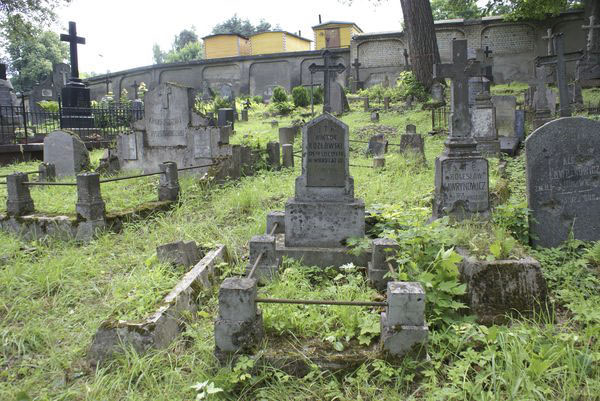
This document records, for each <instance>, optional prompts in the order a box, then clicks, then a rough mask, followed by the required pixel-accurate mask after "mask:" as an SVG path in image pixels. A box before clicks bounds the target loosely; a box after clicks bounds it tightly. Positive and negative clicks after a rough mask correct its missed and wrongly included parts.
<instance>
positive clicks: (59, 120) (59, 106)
mask: <svg viewBox="0 0 600 401" xmlns="http://www.w3.org/2000/svg"><path fill="white" fill-rule="evenodd" d="M62 122H63V119H62V99H61V98H60V96H59V97H58V126H59V127H60V129H63V123H62Z"/></svg>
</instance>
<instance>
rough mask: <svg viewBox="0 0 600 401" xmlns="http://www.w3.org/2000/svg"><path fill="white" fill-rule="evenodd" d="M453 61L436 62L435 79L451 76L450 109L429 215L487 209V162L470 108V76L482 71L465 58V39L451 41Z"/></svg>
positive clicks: (465, 213)
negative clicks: (482, 155) (473, 129)
mask: <svg viewBox="0 0 600 401" xmlns="http://www.w3.org/2000/svg"><path fill="white" fill-rule="evenodd" d="M451 45H452V64H435V65H434V68H433V71H434V79H443V78H450V79H451V80H452V91H451V98H452V102H451V103H452V112H451V116H450V124H449V136H448V139H447V140H446V142H445V150H444V153H443V154H442V155H441V156H439V157H437V158H436V160H435V195H434V202H433V212H432V218H433V219H437V218H440V217H442V216H446V215H450V216H453V217H455V218H457V219H463V218H467V217H470V216H473V215H479V214H482V215H486V214H488V212H489V207H490V205H489V175H488V174H489V173H488V162H487V160H486V159H485V158H482V157H481V156H480V154H479V153H478V152H477V143H476V142H475V140H474V139H473V137H472V125H471V115H470V111H469V88H468V82H469V78H470V77H473V76H481V75H483V72H482V69H483V68H485V66H483V65H482V64H481V63H480V62H479V61H476V60H475V61H474V60H467V41H466V40H454V41H452V44H451Z"/></svg>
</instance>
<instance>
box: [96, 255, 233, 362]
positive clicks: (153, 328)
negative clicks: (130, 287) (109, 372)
mask: <svg viewBox="0 0 600 401" xmlns="http://www.w3.org/2000/svg"><path fill="white" fill-rule="evenodd" d="M227 259H228V257H227V250H226V248H225V246H224V245H216V246H215V247H214V248H213V249H212V250H210V251H209V252H207V253H206V254H205V256H204V257H203V258H202V259H201V260H200V261H199V262H198V263H196V264H195V265H194V266H193V267H192V268H191V269H190V270H189V271H188V272H187V273H185V275H184V276H183V277H182V279H181V280H179V282H178V283H177V284H176V285H175V286H174V287H173V289H172V290H171V291H170V292H169V294H167V295H166V296H165V297H164V299H163V300H162V302H161V303H160V305H159V306H158V307H157V309H156V310H155V311H154V312H152V313H151V314H149V315H148V316H147V317H146V318H144V319H142V320H140V321H124V320H116V321H115V319H114V318H108V319H107V320H105V321H104V322H102V323H101V324H100V327H99V328H98V330H97V331H96V333H95V334H94V337H93V339H92V343H91V345H90V348H89V350H88V352H87V361H88V363H89V365H90V366H92V367H95V366H97V365H102V364H104V363H105V362H106V361H108V360H109V359H110V358H112V357H114V356H115V355H117V354H119V353H120V352H125V351H126V349H127V348H128V347H133V348H134V349H135V350H136V351H137V352H138V353H140V354H142V353H144V352H146V351H148V350H149V349H151V348H153V349H163V348H166V347H167V346H168V345H169V344H170V343H171V342H172V341H173V340H174V339H175V338H176V337H177V336H178V335H179V334H180V333H181V332H182V331H183V328H184V327H183V325H182V324H181V322H182V321H183V320H184V318H185V316H184V315H185V314H188V313H193V312H194V311H196V310H197V307H198V305H197V303H196V298H197V296H198V294H200V293H201V292H203V291H207V290H210V289H211V288H212V283H213V280H214V279H215V277H216V276H215V273H216V270H217V265H218V264H219V263H221V262H226V261H227Z"/></svg>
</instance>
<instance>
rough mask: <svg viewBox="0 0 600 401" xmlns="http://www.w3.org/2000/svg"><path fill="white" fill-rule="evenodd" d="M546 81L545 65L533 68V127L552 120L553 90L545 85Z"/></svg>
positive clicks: (554, 101) (554, 100)
mask: <svg viewBox="0 0 600 401" xmlns="http://www.w3.org/2000/svg"><path fill="white" fill-rule="evenodd" d="M546 83H547V78H546V67H537V68H536V69H535V80H534V82H533V85H534V87H535V92H534V95H533V109H534V117H533V128H534V129H536V128H538V127H540V126H542V125H544V124H546V123H547V122H548V121H550V120H552V118H553V116H554V112H553V111H552V109H551V107H554V109H556V98H554V97H553V94H554V92H552V90H551V89H550V88H548V87H547V86H546Z"/></svg>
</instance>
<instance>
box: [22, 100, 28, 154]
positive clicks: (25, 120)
mask: <svg viewBox="0 0 600 401" xmlns="http://www.w3.org/2000/svg"><path fill="white" fill-rule="evenodd" d="M21 109H22V112H23V130H24V131H25V143H27V111H26V110H25V96H23V95H22V94H21Z"/></svg>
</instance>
